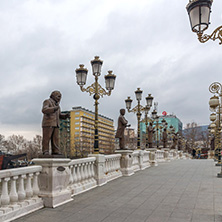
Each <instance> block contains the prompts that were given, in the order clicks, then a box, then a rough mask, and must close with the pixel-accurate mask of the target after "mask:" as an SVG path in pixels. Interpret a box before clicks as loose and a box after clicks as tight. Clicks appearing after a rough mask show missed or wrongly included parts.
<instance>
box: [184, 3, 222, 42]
mask: <svg viewBox="0 0 222 222" xmlns="http://www.w3.org/2000/svg"><path fill="white" fill-rule="evenodd" d="M212 3H213V0H189V3H188V4H187V6H186V9H187V12H188V15H189V19H190V25H191V29H192V31H193V32H196V33H197V36H198V39H199V41H200V42H201V43H204V42H207V41H208V40H209V39H211V40H213V41H215V40H216V39H219V41H220V42H219V44H222V26H219V27H218V28H216V29H215V30H214V31H213V33H212V34H211V35H207V34H205V35H204V34H203V33H204V31H205V30H207V29H208V26H209V24H210V13H211V6H212Z"/></svg>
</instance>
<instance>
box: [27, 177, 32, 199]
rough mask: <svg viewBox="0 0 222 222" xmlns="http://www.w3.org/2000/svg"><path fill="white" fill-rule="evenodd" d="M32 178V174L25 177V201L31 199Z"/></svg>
mask: <svg viewBox="0 0 222 222" xmlns="http://www.w3.org/2000/svg"><path fill="white" fill-rule="evenodd" d="M32 176H33V173H29V174H28V175H27V179H26V197H27V199H31V197H32V196H33V190H32Z"/></svg>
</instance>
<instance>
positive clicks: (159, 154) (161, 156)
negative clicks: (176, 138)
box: [156, 150, 165, 162]
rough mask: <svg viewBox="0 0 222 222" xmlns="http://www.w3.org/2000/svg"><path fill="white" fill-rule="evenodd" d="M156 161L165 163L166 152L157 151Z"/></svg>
mask: <svg viewBox="0 0 222 222" xmlns="http://www.w3.org/2000/svg"><path fill="white" fill-rule="evenodd" d="M156 160H157V162H164V161H165V159H164V150H157V151H156Z"/></svg>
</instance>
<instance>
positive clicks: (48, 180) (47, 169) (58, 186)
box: [26, 158, 72, 208]
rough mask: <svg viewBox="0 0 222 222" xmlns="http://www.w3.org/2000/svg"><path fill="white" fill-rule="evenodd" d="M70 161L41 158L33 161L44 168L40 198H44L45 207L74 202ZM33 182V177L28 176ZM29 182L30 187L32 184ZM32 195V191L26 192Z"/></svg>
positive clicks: (41, 176)
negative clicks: (71, 188) (70, 184)
mask: <svg viewBox="0 0 222 222" xmlns="http://www.w3.org/2000/svg"><path fill="white" fill-rule="evenodd" d="M70 161H71V160H70V159H68V158H67V159H66V158H61V159H60V158H39V159H33V162H34V163H35V164H36V165H40V166H42V171H41V173H40V175H39V189H40V192H39V196H40V197H42V198H43V200H44V205H45V207H53V208H54V207H57V206H60V205H62V204H64V203H67V202H69V201H71V200H72V198H71V190H70V189H69V187H68V186H69V182H70V169H69V163H70ZM27 180H28V181H29V180H30V181H31V175H28V179H27ZM28 181H27V186H28V187H29V184H30V182H28ZM26 194H27V195H29V196H30V195H31V190H30V189H28V190H26Z"/></svg>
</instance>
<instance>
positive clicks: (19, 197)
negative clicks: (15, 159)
mask: <svg viewBox="0 0 222 222" xmlns="http://www.w3.org/2000/svg"><path fill="white" fill-rule="evenodd" d="M41 170H42V167H41V166H29V167H21V168H16V169H8V170H1V171H0V185H1V186H0V187H1V196H0V221H4V222H6V221H11V220H12V219H16V218H18V217H21V216H24V215H26V214H28V213H30V212H33V211H35V210H38V209H40V208H43V201H42V199H41V198H39V197H38V194H39V186H38V176H39V174H40V172H41Z"/></svg>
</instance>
